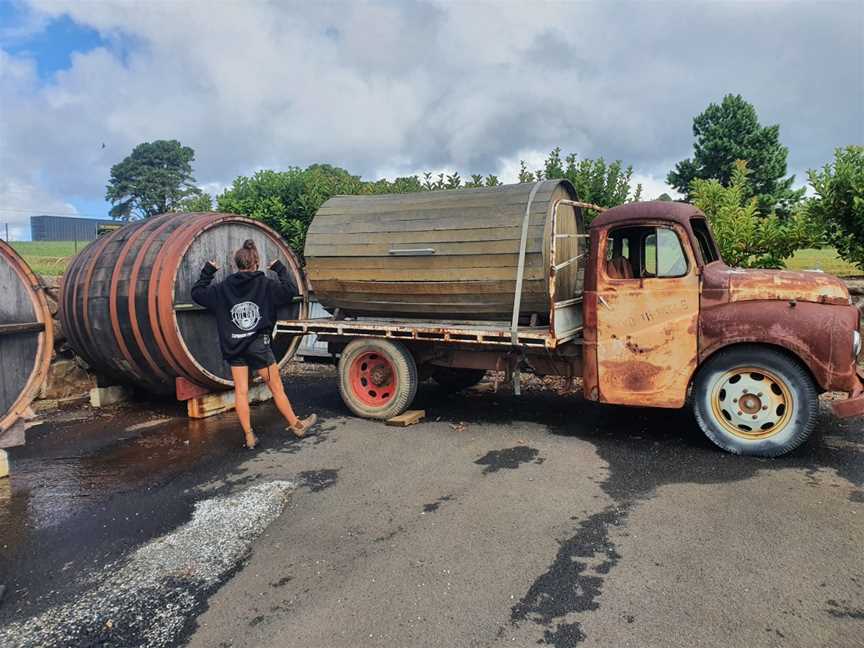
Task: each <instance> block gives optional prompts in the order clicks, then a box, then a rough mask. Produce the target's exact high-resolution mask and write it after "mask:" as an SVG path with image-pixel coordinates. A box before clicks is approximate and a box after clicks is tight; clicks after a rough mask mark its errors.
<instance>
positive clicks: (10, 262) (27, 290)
mask: <svg viewBox="0 0 864 648" xmlns="http://www.w3.org/2000/svg"><path fill="white" fill-rule="evenodd" d="M53 343H54V335H53V332H52V326H51V313H50V312H49V310H48V303H47V302H46V300H45V295H44V292H43V289H42V286H41V284H40V282H39V279H38V278H37V277H36V275H35V274H33V271H32V270H30V268H29V267H28V266H27V264H26V263H25V262H24V260H23V259H22V258H21V257H20V256H18V254H16V253H15V251H14V250H13V249H12V248H11V247H10V246H8V245H7V244H6V243H4V242H2V241H0V436H2V433H3V432H5V431H6V430H7V429H9V428H10V427H11V426H12V425H13V424H14V423H15V421H17V420H18V418H20V417H21V415H22V414H24V413H25V412H26V411H27V409H28V408H29V407H30V403H32V402H33V399H34V398H35V397H36V396H37V394H38V393H39V388H40V387H41V386H42V383H43V382H44V381H45V378H46V377H47V374H48V365H49V364H50V363H51V355H52V353H53V350H54V344H53ZM0 447H3V443H2V439H0Z"/></svg>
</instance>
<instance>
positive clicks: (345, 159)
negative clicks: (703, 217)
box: [0, 0, 864, 237]
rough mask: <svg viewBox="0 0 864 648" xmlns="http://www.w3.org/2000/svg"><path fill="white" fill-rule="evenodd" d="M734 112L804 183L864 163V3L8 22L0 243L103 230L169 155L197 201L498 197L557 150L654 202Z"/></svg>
mask: <svg viewBox="0 0 864 648" xmlns="http://www.w3.org/2000/svg"><path fill="white" fill-rule="evenodd" d="M728 92H733V93H741V94H742V95H744V97H745V98H747V99H748V100H749V101H751V102H752V103H754V104H755V105H756V108H757V110H758V111H759V116H760V119H761V121H762V123H763V124H773V123H779V124H780V125H781V129H780V135H781V140H782V141H783V143H784V144H786V145H787V146H788V147H789V149H790V156H789V167H790V168H789V171H790V173H796V174H798V179H799V180H801V181H802V182H803V179H804V175H803V174H804V172H805V171H806V169H808V168H813V167H815V166H821V165H822V164H824V163H825V162H826V161H828V160H829V159H830V158H831V156H832V151H833V149H834V148H835V147H837V146H841V145H846V144H853V143H857V144H861V143H864V1H862V0H854V1H851V2H785V3H778V2H743V1H742V2H724V3H716V2H711V3H698V2H596V3H594V2H579V3H575V2H554V3H553V2H548V3H539V2H528V1H527V0H526V1H523V2H497V3H484V2H459V1H455V0H454V1H450V2H432V1H427V2H364V3H361V2H350V3H349V2H336V3H328V2H296V3H295V2H287V1H281V2H272V3H265V2H251V1H249V2H220V1H218V0H210V1H208V2H202V3H197V2H191V1H190V2H181V1H179V0H178V1H168V0H152V1H149V2H143V1H142V2H131V1H125V2H109V1H104V2H103V1H99V0H67V1H63V0H58V1H53V0H21V1H20V2H19V1H17V0H0V222H9V223H12V226H13V234H14V235H15V236H18V237H22V236H25V235H26V234H27V230H28V229H29V228H28V227H26V226H25V224H26V223H27V222H28V219H29V216H30V215H31V214H34V213H70V214H71V213H76V212H77V213H80V214H84V215H88V216H104V215H105V214H106V212H107V208H108V206H107V205H106V204H105V203H104V201H103V197H104V192H105V184H106V182H107V179H108V174H109V169H110V167H111V165H112V164H114V163H116V162H117V161H119V160H120V159H122V158H123V157H124V156H126V155H127V154H128V153H129V152H130V151H131V149H132V147H133V146H134V145H136V144H138V143H140V142H142V141H149V140H153V139H171V138H176V139H179V140H180V141H181V142H183V143H184V144H187V145H189V146H192V147H193V148H194V149H195V151H196V158H197V159H196V162H195V175H196V177H197V179H198V181H199V183H200V184H202V185H203V186H204V187H205V188H206V189H208V190H210V191H211V192H216V191H219V190H220V189H221V188H222V187H224V186H225V185H227V184H230V182H231V180H232V179H233V178H234V177H236V176H237V175H239V174H248V173H251V172H252V171H254V170H255V169H258V168H276V169H280V168H285V167H287V166H291V165H301V166H302V165H307V164H310V163H312V162H330V163H332V164H337V165H341V166H344V167H346V168H347V169H349V170H350V171H352V172H354V173H357V174H361V175H362V176H363V177H364V178H367V179H374V178H378V177H393V176H395V175H402V174H410V173H414V172H417V171H421V170H424V169H429V170H436V171H437V170H445V169H457V170H459V171H460V172H461V173H462V174H463V175H467V174H470V173H498V174H499V175H500V176H501V177H502V178H503V179H505V180H510V181H512V180H513V179H514V174H515V171H516V169H518V163H519V160H520V159H526V160H528V161H529V162H531V163H533V164H539V162H540V161H541V160H542V158H543V155H544V153H545V152H547V151H549V150H550V149H551V148H553V147H555V146H561V147H562V149H563V150H564V151H565V152H571V151H572V152H576V153H578V154H579V155H580V156H583V157H596V156H601V155H602V156H604V157H606V158H607V159H621V160H623V161H624V162H625V163H628V164H632V165H633V167H634V169H635V172H636V174H637V176H638V178H639V179H640V180H641V181H643V182H644V183H645V185H646V196H647V197H648V198H653V197H655V196H656V195H657V194H659V193H660V192H661V191H663V190H664V189H665V185H664V178H665V175H666V173H667V172H668V170H669V169H670V168H671V166H672V165H673V164H674V162H675V161H677V160H679V159H681V158H683V157H687V156H689V155H690V153H691V150H692V133H691V124H692V118H693V116H694V115H695V114H697V113H699V112H701V110H703V109H704V108H705V107H706V106H707V104H708V103H709V102H711V101H719V100H720V99H721V98H722V96H723V95H724V94H726V93H728ZM103 144H104V147H103Z"/></svg>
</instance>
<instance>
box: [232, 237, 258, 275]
mask: <svg viewBox="0 0 864 648" xmlns="http://www.w3.org/2000/svg"><path fill="white" fill-rule="evenodd" d="M234 263H235V265H236V266H237V269H238V270H252V269H254V268H257V267H258V266H259V265H260V263H261V258H260V257H259V256H258V248H257V247H255V241H253V240H252V239H246V240H245V241H244V242H243V247H241V248H240V249H239V250H237V251H236V252H235V253H234Z"/></svg>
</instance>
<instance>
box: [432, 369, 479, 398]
mask: <svg viewBox="0 0 864 648" xmlns="http://www.w3.org/2000/svg"><path fill="white" fill-rule="evenodd" d="M484 376H486V370H485V369H460V368H457V367H433V368H432V380H434V381H435V382H436V383H438V386H439V387H441V389H443V390H444V391H447V392H453V393H455V392H460V391H462V390H463V389H468V388H469V387H473V386H474V385H476V384H477V383H479V382H480V381H481V380H483V378H484Z"/></svg>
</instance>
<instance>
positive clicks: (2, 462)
mask: <svg viewBox="0 0 864 648" xmlns="http://www.w3.org/2000/svg"><path fill="white" fill-rule="evenodd" d="M8 476H9V454H8V453H7V452H6V451H5V450H0V478H2V477H8Z"/></svg>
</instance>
